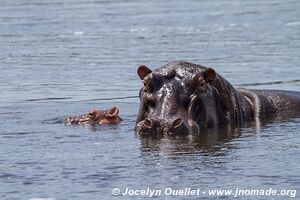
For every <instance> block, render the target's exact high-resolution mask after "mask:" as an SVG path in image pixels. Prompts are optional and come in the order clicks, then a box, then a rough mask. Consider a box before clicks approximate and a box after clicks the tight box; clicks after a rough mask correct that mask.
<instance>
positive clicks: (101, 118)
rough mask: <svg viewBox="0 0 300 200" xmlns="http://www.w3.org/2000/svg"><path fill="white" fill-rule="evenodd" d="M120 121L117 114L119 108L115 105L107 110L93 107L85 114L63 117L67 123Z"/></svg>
mask: <svg viewBox="0 0 300 200" xmlns="http://www.w3.org/2000/svg"><path fill="white" fill-rule="evenodd" d="M121 121H122V119H121V117H120V116H119V109H118V108H117V107H112V108H111V109H109V110H106V111H101V110H96V109H93V110H91V111H89V112H88V113H87V114H85V115H80V116H76V117H67V118H65V119H64V123H65V124H67V125H69V124H89V125H97V124H118V123H120V122H121Z"/></svg>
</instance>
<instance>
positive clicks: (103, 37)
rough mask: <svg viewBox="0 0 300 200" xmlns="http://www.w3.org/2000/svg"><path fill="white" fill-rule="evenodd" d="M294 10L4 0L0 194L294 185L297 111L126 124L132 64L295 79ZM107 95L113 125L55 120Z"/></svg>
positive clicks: (269, 80) (239, 82) (296, 85)
mask: <svg viewBox="0 0 300 200" xmlns="http://www.w3.org/2000/svg"><path fill="white" fill-rule="evenodd" d="M299 9H300V3H299V1H296V0H288V1H285V2H282V1H263V2H262V1H251V2H244V1H235V2H232V1H226V0H224V1H213V2H212V1H201V2H198V1H189V2H184V1H181V2H179V1H160V2H158V1H150V2H140V1H121V0H120V1H102V0H99V1H88V0H78V1H71V0H66V1H57V0H53V1H48V2H46V1H38V0H35V1H30V2H29V1H25V0H9V1H8V0H2V1H1V2H0V60H1V62H0V70H1V73H0V80H1V84H0V90H1V98H0V120H1V127H0V141H1V145H0V150H1V154H0V169H1V170H0V198H1V199H34V198H45V199H46V198H48V199H56V200H58V199H112V198H115V199H131V198H133V197H129V196H124V197H113V196H112V194H111V193H112V189H113V188H116V187H117V188H120V189H121V191H122V192H123V191H125V188H131V189H146V188H150V189H165V188H166V187H171V188H174V189H184V188H186V187H191V188H199V189H201V190H202V191H206V192H207V191H208V190H209V189H236V188H240V189H269V188H273V189H278V190H282V189H290V190H293V189H294V190H295V189H298V192H299V191H300V190H299V188H300V174H299V172H300V167H299V159H300V157H299V155H300V143H299V139H300V136H299V132H300V118H296V119H289V120H286V121H279V122H275V123H270V124H265V125H261V126H259V125H256V126H250V127H244V128H241V129H239V130H223V131H221V130H217V131H213V130H212V131H210V132H208V133H203V134H202V135H201V136H199V137H196V136H188V137H181V138H153V137H150V138H149V137H148V138H147V137H141V136H138V135H136V134H135V133H134V131H133V129H134V123H135V118H136V113H137V109H138V104H139V100H138V98H137V96H138V91H139V88H140V87H141V85H142V84H141V82H140V81H139V80H138V77H137V75H136V69H137V66H138V65H139V64H146V65H147V66H148V67H150V68H152V69H154V68H156V67H160V66H162V65H164V64H166V63H168V62H170V61H172V60H186V61H190V62H194V63H197V64H202V65H204V66H211V67H213V68H215V69H216V71H217V72H219V73H220V74H222V75H223V76H224V77H225V78H226V79H227V80H229V81H230V82H231V83H233V84H234V85H236V86H243V87H248V88H270V89H286V90H295V91H300V78H299V77H300V76H299V75H300V73H299V63H300V19H299ZM113 105H116V106H118V107H119V108H120V110H121V111H120V114H121V116H122V118H123V119H124V122H123V123H122V124H120V125H118V126H103V127H99V128H96V129H93V128H90V127H86V126H65V125H63V124H61V123H58V122H59V121H60V120H61V119H62V118H63V117H64V116H73V115H79V114H83V113H85V112H87V111H88V110H90V109H91V108H98V109H107V108H109V107H111V106H113ZM207 196H208V195H207V194H201V195H200V196H181V197H179V196H175V197H174V196H158V197H157V198H160V199H174V198H175V199H184V198H186V199H193V198H197V199H206V198H207ZM297 196H299V195H297ZM136 198H137V199H141V198H142V196H138V197H136ZM212 198H217V197H212ZM223 198H225V199H231V198H232V197H223ZM242 198H243V197H242ZM244 198H248V199H274V198H277V199H287V198H290V197H288V196H285V197H282V196H278V197H277V196H275V197H272V196H267V197H266V196H265V197H249V196H248V197H244Z"/></svg>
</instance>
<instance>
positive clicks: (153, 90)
mask: <svg viewBox="0 0 300 200" xmlns="http://www.w3.org/2000/svg"><path fill="white" fill-rule="evenodd" d="M137 73H138V75H139V77H140V78H141V80H142V81H143V83H144V87H142V89H141V90H140V94H139V96H140V109H139V113H138V116H137V121H136V131H137V132H139V133H164V134H180V133H199V132H200V130H201V129H205V128H210V127H218V126H222V125H230V126H233V127H238V126H241V125H243V124H244V123H245V122H251V121H258V120H259V121H261V120H266V119H269V118H274V117H280V116H285V117H286V116H289V117H290V116H299V115H300V92H291V91H282V90H250V89H244V88H238V89H235V88H234V87H233V86H232V85H231V84H230V83H229V82H228V81H226V80H225V79H224V78H223V77H222V76H220V75H219V74H218V73H216V72H215V70H214V69H212V68H206V67H203V66H201V65H197V64H193V63H188V62H171V63H169V64H167V65H165V66H163V67H161V68H158V69H155V70H153V71H152V70H150V69H149V68H148V67H146V66H144V65H142V66H140V67H139V68H138V70H137Z"/></svg>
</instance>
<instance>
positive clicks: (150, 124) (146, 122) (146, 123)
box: [144, 118, 153, 129]
mask: <svg viewBox="0 0 300 200" xmlns="http://www.w3.org/2000/svg"><path fill="white" fill-rule="evenodd" d="M152 125H153V123H152V121H151V119H149V118H146V119H145V120H144V126H145V127H146V128H149V129H150V128H152Z"/></svg>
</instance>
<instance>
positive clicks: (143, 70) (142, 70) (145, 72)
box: [137, 65, 152, 80]
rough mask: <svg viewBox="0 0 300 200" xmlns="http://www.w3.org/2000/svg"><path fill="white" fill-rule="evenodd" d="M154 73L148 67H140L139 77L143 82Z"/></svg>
mask: <svg viewBox="0 0 300 200" xmlns="http://www.w3.org/2000/svg"><path fill="white" fill-rule="evenodd" d="M151 72H152V71H151V69H149V68H148V67H146V66H145V65H141V66H139V68H138V70H137V73H138V75H139V77H140V78H141V79H142V80H143V79H144V78H145V77H146V76H147V75H148V74H150V73H151Z"/></svg>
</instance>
